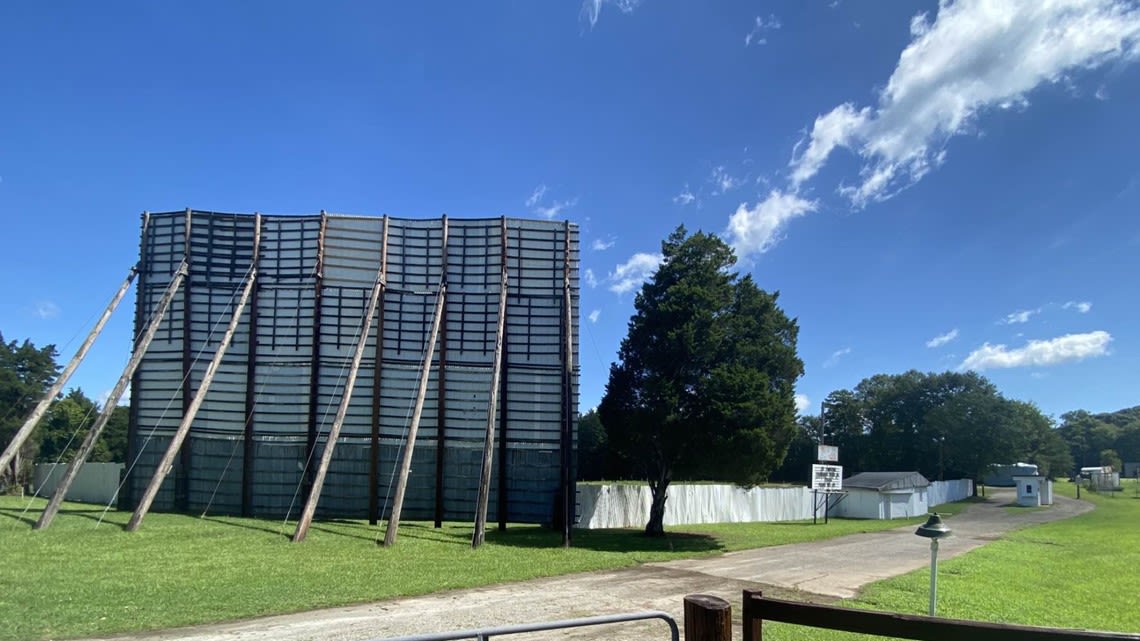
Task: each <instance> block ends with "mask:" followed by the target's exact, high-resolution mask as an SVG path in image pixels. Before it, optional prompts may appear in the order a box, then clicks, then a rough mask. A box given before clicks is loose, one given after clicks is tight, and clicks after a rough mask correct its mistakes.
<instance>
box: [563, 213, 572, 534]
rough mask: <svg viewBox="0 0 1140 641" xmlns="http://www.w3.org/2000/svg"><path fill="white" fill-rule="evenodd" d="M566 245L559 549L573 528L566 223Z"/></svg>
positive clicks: (569, 316)
mask: <svg viewBox="0 0 1140 641" xmlns="http://www.w3.org/2000/svg"><path fill="white" fill-rule="evenodd" d="M563 229H564V232H563V233H564V234H565V236H566V245H565V248H564V253H563V259H562V328H563V329H562V340H563V343H562V439H561V441H562V442H561V454H562V462H561V466H560V468H561V476H562V482H561V483H560V485H561V489H562V496H561V499H562V505H561V506H560V508H561V510H562V547H570V541H571V537H572V532H573V529H574V523H573V521H574V476H573V474H572V471H571V467H572V461H573V459H572V457H571V455H572V450H573V448H574V422H573V421H574V415H573V411H574V322H573V319H574V310H573V300H572V298H571V294H570V221H566V223H565V225H564V226H563Z"/></svg>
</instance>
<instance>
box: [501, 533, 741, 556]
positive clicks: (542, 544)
mask: <svg viewBox="0 0 1140 641" xmlns="http://www.w3.org/2000/svg"><path fill="white" fill-rule="evenodd" d="M487 542H488V543H494V544H495V545H505V546H512V547H524V548H557V547H561V546H562V534H561V532H558V531H555V530H550V529H546V528H526V529H516V530H511V529H509V528H508V529H507V531H506V532H499V531H494V532H487ZM571 547H575V548H581V549H584V550H592V551H595V552H717V551H722V550H724V549H725V548H724V545H722V544H721V542H720V541H719V540H718V539H717V537H715V536H713V535H710V534H694V533H690V532H666V533H665V536H646V535H645V533H644V532H642V531H640V530H633V529H629V530H617V529H615V530H574V536H573V540H572V543H571Z"/></svg>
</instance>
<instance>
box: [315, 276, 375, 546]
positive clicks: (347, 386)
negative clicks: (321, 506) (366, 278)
mask: <svg viewBox="0 0 1140 641" xmlns="http://www.w3.org/2000/svg"><path fill="white" fill-rule="evenodd" d="M385 277H386V275H385V273H384V267H383V265H381V267H380V269H378V270H377V271H376V282H375V283H374V284H373V285H372V293H371V294H370V295H369V297H368V307H367V308H366V309H365V310H364V323H363V326H362V327H361V328H360V337H359V338H358V339H357V340H356V350H355V351H354V352H353V354H352V367H350V368H349V370H348V378H347V379H345V381H344V392H343V393H342V394H341V397H340V406H339V407H337V410H336V418H335V419H333V424H332V428H330V429H329V435H328V438H327V439H326V440H325V449H324V451H323V452H321V463H320V465H319V466H318V467H317V475H316V478H314V479H313V487H312V489H310V490H309V497H308V499H307V500H306V501H305V508H304V509H303V510H302V511H301V519H300V520H299V521H298V522H297V531H296V532H294V533H293V541H295V542H298V543H300V542H301V541H304V540H305V536H307V535H308V533H309V526H310V525H312V523H313V516H314V515H315V514H316V513H317V503H318V502H319V501H320V500H321V490H322V489H323V488H324V485H325V476H326V475H327V474H328V472H329V465H331V464H332V457H333V451H334V450H335V449H336V440H337V439H338V438H340V428H341V426H342V425H344V417H345V416H347V415H348V405H349V403H351V402H352V390H353V388H354V387H356V376H357V374H359V373H360V362H361V361H362V360H364V350H365V348H366V347H367V345H368V333H369V332H370V331H371V330H372V319H373V318H374V317H375V316H376V307H377V305H378V304H379V302H380V292H382V291H383V290H384V285H385V283H384V279H385Z"/></svg>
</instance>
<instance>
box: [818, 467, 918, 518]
mask: <svg viewBox="0 0 1140 641" xmlns="http://www.w3.org/2000/svg"><path fill="white" fill-rule="evenodd" d="M929 486H930V481H928V480H927V479H926V477H925V476H923V475H922V474H919V473H918V472H863V473H861V474H856V475H855V476H852V477H850V478H846V479H843V490H844V492H845V493H846V494H845V495H844V496H843V498H842V499H840V500H838V502H836V503H833V504H832V508H831V515H832V516H837V517H843V518H849V519H904V518H909V517H913V516H921V515H923V514H926V513H927V511H929V504H928V502H927V488H928V487H929Z"/></svg>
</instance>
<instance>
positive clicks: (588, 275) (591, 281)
mask: <svg viewBox="0 0 1140 641" xmlns="http://www.w3.org/2000/svg"><path fill="white" fill-rule="evenodd" d="M582 278H584V279H585V280H586V284H587V285H589V286H590V287H591V288H594V287H597V286H598V277H597V276H595V275H594V270H592V269H590V268H589V267H587V268H586V271H584V272H582Z"/></svg>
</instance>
